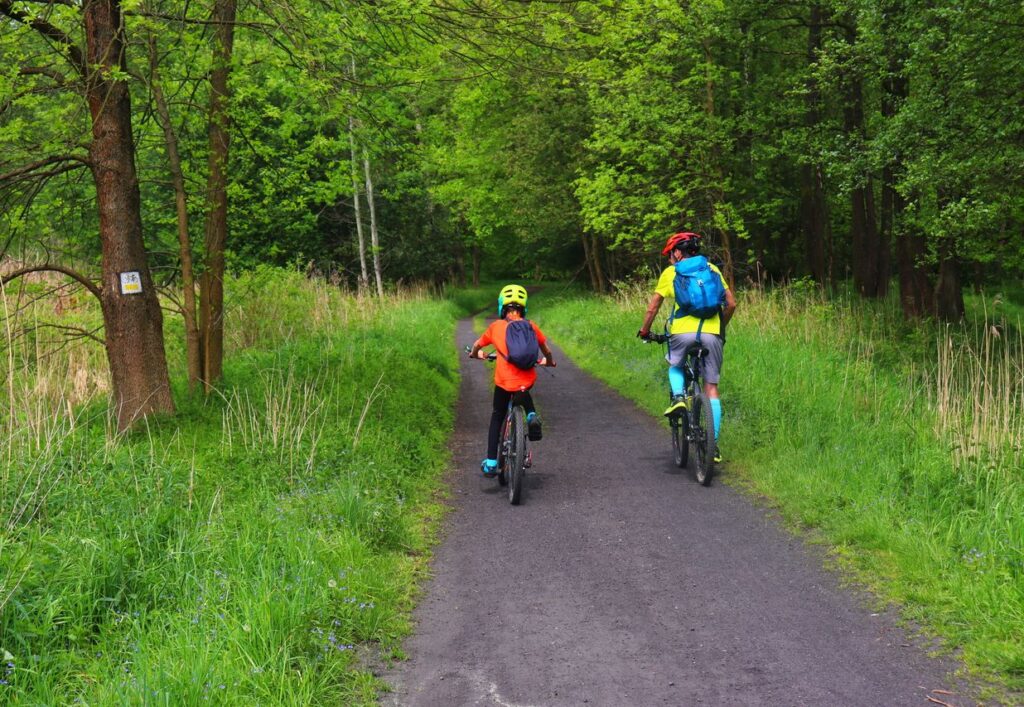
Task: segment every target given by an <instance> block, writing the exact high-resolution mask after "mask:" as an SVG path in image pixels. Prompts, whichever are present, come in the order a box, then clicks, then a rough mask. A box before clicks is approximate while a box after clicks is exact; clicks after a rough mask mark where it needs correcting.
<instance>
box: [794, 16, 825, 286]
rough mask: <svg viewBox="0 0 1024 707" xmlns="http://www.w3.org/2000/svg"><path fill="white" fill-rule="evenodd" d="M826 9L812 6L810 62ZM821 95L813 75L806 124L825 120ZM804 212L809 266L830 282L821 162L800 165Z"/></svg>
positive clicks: (817, 46)
mask: <svg viewBox="0 0 1024 707" xmlns="http://www.w3.org/2000/svg"><path fill="white" fill-rule="evenodd" d="M822 22H823V13H822V9H821V6H820V5H812V6H811V14H810V21H809V22H808V33H807V63H808V66H810V65H813V64H814V63H815V62H816V61H817V60H818V53H819V52H820V51H821V25H822ZM819 100H820V95H819V91H818V82H817V80H816V79H815V78H814V77H813V76H811V77H809V78H808V79H807V98H806V109H805V113H804V124H805V125H806V126H807V128H808V129H811V130H813V129H814V128H815V127H817V125H818V123H819V122H821V114H820V112H819V109H818V105H819ZM800 214H801V222H802V226H803V235H804V252H805V254H806V257H807V270H808V271H809V272H810V274H811V277H813V278H814V279H815V280H816V281H817V282H819V283H821V284H825V283H827V282H828V280H829V277H828V274H829V273H828V267H827V265H826V262H825V243H826V240H827V237H828V236H827V230H828V213H827V211H826V208H825V190H824V184H823V182H822V174H821V168H820V165H818V164H805V165H803V166H802V167H801V169H800Z"/></svg>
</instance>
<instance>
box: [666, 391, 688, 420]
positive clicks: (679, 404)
mask: <svg viewBox="0 0 1024 707" xmlns="http://www.w3.org/2000/svg"><path fill="white" fill-rule="evenodd" d="M685 409H686V396H685V395H673V396H672V404H671V405H669V406H668V409H667V410H665V417H672V416H673V415H680V414H682V412H683V410H685Z"/></svg>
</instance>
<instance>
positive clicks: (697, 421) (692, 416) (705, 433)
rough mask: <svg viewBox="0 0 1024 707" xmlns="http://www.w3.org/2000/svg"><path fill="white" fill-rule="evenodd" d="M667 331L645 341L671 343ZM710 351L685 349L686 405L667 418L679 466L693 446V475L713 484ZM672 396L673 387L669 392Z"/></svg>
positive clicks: (694, 347) (698, 347)
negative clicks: (706, 371) (707, 382)
mask: <svg viewBox="0 0 1024 707" xmlns="http://www.w3.org/2000/svg"><path fill="white" fill-rule="evenodd" d="M668 340H669V337H668V336H667V335H666V334H650V335H648V337H647V338H646V339H645V341H653V342H655V343H658V344H665V345H668ZM707 355H708V350H707V349H706V348H705V347H703V346H701V345H700V344H698V343H696V342H694V343H692V344H690V345H689V346H687V347H686V349H685V350H684V351H683V360H682V366H681V368H682V369H683V380H684V383H683V385H684V387H683V395H684V396H685V402H686V407H685V409H684V410H683V411H682V412H680V413H677V414H674V415H670V416H669V418H668V424H669V427H670V428H671V430H672V455H673V459H674V460H675V463H676V466H678V467H679V468H684V467H686V465H687V462H688V461H689V459H688V457H689V454H690V445H693V448H694V452H695V454H694V460H693V461H694V469H693V472H694V477H695V478H696V479H697V481H698V482H699V483H701V484H702V485H704V486H710V485H711V477H713V476H714V474H715V452H716V451H717V443H716V441H715V420H714V413H712V411H711V401H710V400H709V399H708V396H707V394H706V393H705V392H704V359H705V358H706V357H707ZM668 396H669V400H671V399H672V388H671V387H670V388H669V391H668Z"/></svg>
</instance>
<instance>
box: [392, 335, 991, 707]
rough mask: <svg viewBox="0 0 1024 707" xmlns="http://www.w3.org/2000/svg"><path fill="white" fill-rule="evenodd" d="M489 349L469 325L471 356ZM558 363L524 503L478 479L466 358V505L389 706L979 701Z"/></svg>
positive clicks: (459, 495)
mask: <svg viewBox="0 0 1024 707" xmlns="http://www.w3.org/2000/svg"><path fill="white" fill-rule="evenodd" d="M474 338H475V336H474V334H473V331H472V325H471V322H469V321H468V320H467V321H463V322H460V323H459V329H458V342H457V343H458V345H459V347H460V350H461V346H462V345H464V344H466V343H469V342H471V341H472V340H473V339H474ZM556 355H557V358H556V360H557V362H558V368H556V369H554V371H553V375H552V376H549V375H546V373H545V372H544V371H541V373H540V378H539V380H538V383H537V386H536V388H535V397H536V400H537V405H538V409H539V410H540V412H541V415H542V417H543V420H544V439H543V440H542V441H540V442H536V443H534V444H533V445H532V449H533V450H534V467H533V468H532V469H531V470H530V471H529V472H528V474H527V476H526V479H525V487H524V499H523V503H522V505H521V506H518V507H513V506H510V505H509V504H508V501H507V499H506V496H505V494H504V493H503V491H504V490H503V489H499V487H498V485H497V483H496V482H495V481H493V480H489V479H483V478H482V477H481V476H480V474H479V462H480V459H481V457H482V453H483V451H484V440H485V435H486V427H487V422H488V419H489V416H490V400H491V389H492V388H491V386H492V383H491V376H492V375H493V368H492V367H491V366H489V365H485V364H484V363H482V362H480V361H470V360H468V359H464V361H463V365H462V375H463V379H462V390H461V396H460V401H459V407H458V413H457V420H456V428H455V434H454V437H453V445H454V446H453V450H452V451H453V461H454V468H455V471H454V472H453V473H452V477H451V488H452V490H451V503H452V505H453V510H452V512H451V513H450V514H449V516H448V518H447V520H446V524H445V528H444V531H443V541H442V544H441V545H439V546H438V548H437V550H436V553H435V556H434V559H433V563H432V571H433V576H432V578H431V580H430V581H429V582H428V583H427V586H426V591H425V594H424V596H423V597H422V599H421V601H420V604H419V606H418V608H417V610H416V612H415V621H416V629H415V633H414V635H413V636H412V637H411V638H410V639H409V640H408V641H407V642H406V646H405V648H406V651H407V653H408V655H409V660H408V661H406V662H404V663H402V664H400V665H398V666H396V667H395V668H394V670H392V671H391V673H390V674H389V675H387V676H385V677H386V679H387V680H388V681H389V683H390V684H391V685H392V687H393V691H392V692H390V693H387V694H385V695H383V696H382V698H381V699H382V702H383V703H384V704H393V705H431V706H432V705H501V706H504V707H513V706H515V707H525V706H527V705H535V706H538V707H540V706H547V705H584V704H586V705H609V706H620V705H930V704H942V703H946V704H949V705H961V706H962V705H968V704H974V702H973V701H971V700H968V699H967V698H965V697H964V696H963V695H962V694H961V693H960V689H959V686H958V685H957V684H956V683H955V682H954V681H953V678H952V677H951V671H952V670H954V669H955V668H956V667H957V666H956V664H955V663H954V662H953V661H952V660H949V659H935V658H931V657H929V656H928V654H927V652H926V650H925V649H924V647H922V646H921V645H920V642H919V641H915V640H914V639H912V638H910V637H908V636H907V635H906V634H905V632H904V631H902V630H901V629H900V628H898V627H897V625H896V623H895V621H894V619H893V617H892V616H891V615H889V614H887V613H884V612H883V613H877V612H875V611H872V609H870V608H869V605H868V602H867V601H866V598H865V597H864V596H863V595H861V594H859V593H858V592H857V591H856V590H853V589H849V588H844V587H842V586H840V584H839V581H838V580H837V578H836V577H835V576H834V575H833V574H831V573H829V572H827V571H825V570H824V569H823V568H822V564H823V563H822V559H823V558H822V556H821V552H820V551H819V550H816V549H815V548H809V547H807V546H806V545H805V544H804V543H803V542H802V541H801V540H800V539H799V538H795V537H793V536H792V535H791V534H789V533H787V532H786V531H784V530H783V529H781V528H780V526H779V524H778V522H777V521H776V520H775V519H774V518H773V517H772V515H771V514H770V513H769V512H766V511H765V510H764V509H762V508H759V507H757V506H756V505H754V504H753V503H752V502H751V501H750V499H749V498H747V497H745V496H743V495H742V494H740V493H738V492H737V491H735V490H734V489H732V488H730V487H729V486H727V485H725V484H723V483H720V482H719V481H717V480H716V482H715V483H714V485H713V486H712V487H710V488H704V487H701V486H700V485H698V484H697V483H695V482H694V481H693V480H692V476H691V475H690V474H689V473H688V472H686V471H683V470H679V469H676V468H675V467H674V465H673V464H672V461H671V458H670V457H671V448H670V445H669V438H668V434H667V431H666V430H665V429H664V428H663V427H662V426H661V425H660V424H659V421H658V420H656V419H654V418H653V417H652V416H651V415H650V414H649V413H648V412H645V411H642V410H640V409H638V408H637V407H636V406H635V405H634V404H633V403H632V402H630V401H628V400H626V399H624V398H623V397H622V396H620V395H618V394H617V393H615V392H614V391H612V390H610V389H609V388H608V387H606V386H605V385H603V384H602V383H600V382H598V381H596V380H595V379H594V378H592V377H591V376H589V375H587V374H586V373H584V372H582V371H581V370H579V369H578V368H577V367H576V366H574V365H573V364H572V362H571V361H569V360H567V359H566V358H565V356H563V355H561V352H560V351H558V350H557V349H556ZM638 355H640V354H638ZM547 370H551V369H547ZM726 414H727V415H728V410H726ZM726 424H728V417H727V418H726ZM929 698H930V699H931V700H932V701H930V700H929ZM936 701H937V702H936Z"/></svg>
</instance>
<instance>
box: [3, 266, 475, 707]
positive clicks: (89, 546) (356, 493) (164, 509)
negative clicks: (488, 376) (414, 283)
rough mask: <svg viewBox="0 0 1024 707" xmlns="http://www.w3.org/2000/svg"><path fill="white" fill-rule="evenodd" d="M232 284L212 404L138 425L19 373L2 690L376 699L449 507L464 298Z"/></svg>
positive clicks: (37, 700)
mask: <svg viewBox="0 0 1024 707" xmlns="http://www.w3.org/2000/svg"><path fill="white" fill-rule="evenodd" d="M232 289H233V291H234V292H235V293H238V296H236V297H235V298H234V301H233V303H232V304H231V305H230V307H229V321H230V322H231V323H232V325H233V326H231V330H230V332H229V336H228V339H229V342H230V344H229V346H230V353H229V355H228V357H227V360H226V383H225V385H224V387H223V388H222V389H221V390H220V393H219V395H217V396H214V397H213V398H211V399H208V400H199V399H188V398H187V396H184V395H183V394H180V393H179V396H178V397H179V402H180V403H181V409H180V412H179V414H178V416H176V417H175V418H174V419H170V420H162V421H155V422H153V423H152V424H151V425H150V426H148V427H147V428H145V429H142V430H140V431H138V432H137V433H134V434H133V435H132V436H130V437H127V438H122V439H115V438H113V437H112V436H111V430H110V426H109V422H108V418H107V415H106V413H105V401H96V402H94V403H93V404H91V405H87V406H85V407H77V408H76V407H74V406H71V405H65V406H63V407H56V408H55V409H56V412H54V411H53V410H51V411H50V412H49V414H38V415H37V414H35V413H33V412H32V411H31V410H25V409H22V407H21V405H20V403H22V402H24V401H27V400H29V399H30V397H31V396H30V393H31V390H26V391H25V392H24V394H22V393H21V392H19V389H17V386H16V385H15V384H14V383H13V382H12V381H11V380H8V381H6V383H7V384H8V385H6V387H5V395H6V396H7V398H8V399H7V400H5V402H6V403H7V404H6V405H5V409H7V410H10V411H12V412H11V414H10V415H9V416H8V417H5V418H4V420H3V422H4V425H3V427H4V429H3V434H4V436H5V438H6V439H8V440H9V446H8V449H7V450H5V459H4V471H3V472H2V474H0V657H2V658H3V661H2V662H0V703H4V704H26V705H27V704H70V703H75V702H81V703H86V704H110V705H114V704H116V705H123V704H140V705H141V704H167V705H192V704H195V705H198V704H210V703H215V704H246V705H250V704H268V705H270V704H273V705H289V704H296V705H299V704H303V705H308V704H361V703H372V702H373V701H374V699H375V694H376V691H377V690H378V689H379V687H380V685H378V684H377V681H376V680H375V678H373V676H372V672H371V671H370V670H369V669H368V667H367V666H369V665H372V664H373V662H374V661H376V660H379V658H380V657H381V656H382V655H383V656H385V657H387V656H389V655H392V654H394V653H395V652H396V651H397V650H398V640H399V638H400V637H401V636H402V635H403V634H404V633H405V632H406V631H407V630H408V615H409V610H410V605H411V596H412V591H413V587H414V584H415V579H416V576H417V573H418V572H419V571H420V569H421V567H422V564H423V559H424V557H425V552H426V549H427V542H428V538H429V535H430V528H431V527H432V525H433V519H434V518H436V516H437V514H438V513H439V512H440V510H439V507H438V506H437V505H436V504H435V503H434V501H433V499H434V497H435V494H436V491H437V488H438V478H439V475H440V472H441V470H442V469H443V467H444V465H445V463H446V459H447V456H446V451H445V443H446V441H447V436H448V434H449V433H450V430H451V425H452V409H453V402H454V399H455V396H456V394H457V387H458V386H457V368H456V365H457V359H456V354H455V352H454V350H453V348H452V328H453V320H454V316H455V315H456V314H457V313H458V312H457V310H456V308H455V307H454V306H453V305H452V304H451V303H450V302H447V301H443V300H437V299H428V298H416V297H405V298H401V299H399V298H391V299H388V300H386V301H385V302H383V303H379V302H377V301H375V300H370V299H367V300H356V299H354V298H352V297H349V296H346V295H344V294H342V293H339V292H338V291H337V290H335V289H334V288H330V287H328V286H326V285H323V284H317V283H309V282H307V281H305V280H304V279H303V278H301V277H298V276H296V275H293V274H286V273H279V272H272V271H264V272H261V273H254V274H251V275H248V276H246V277H245V278H243V279H242V280H241V281H239V282H236V283H233V288H232ZM243 293H244V295H243ZM411 323H415V325H413V324H411ZM169 336H173V335H172V334H171V335H169ZM397 343H400V345H396V344H397ZM12 358H13V356H12ZM12 365H13V364H12ZM44 379H45V375H44V371H42V370H36V371H35V372H34V380H36V381H42V380H44ZM26 421H29V422H31V424H27V425H26V424H24V423H25V422H26Z"/></svg>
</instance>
